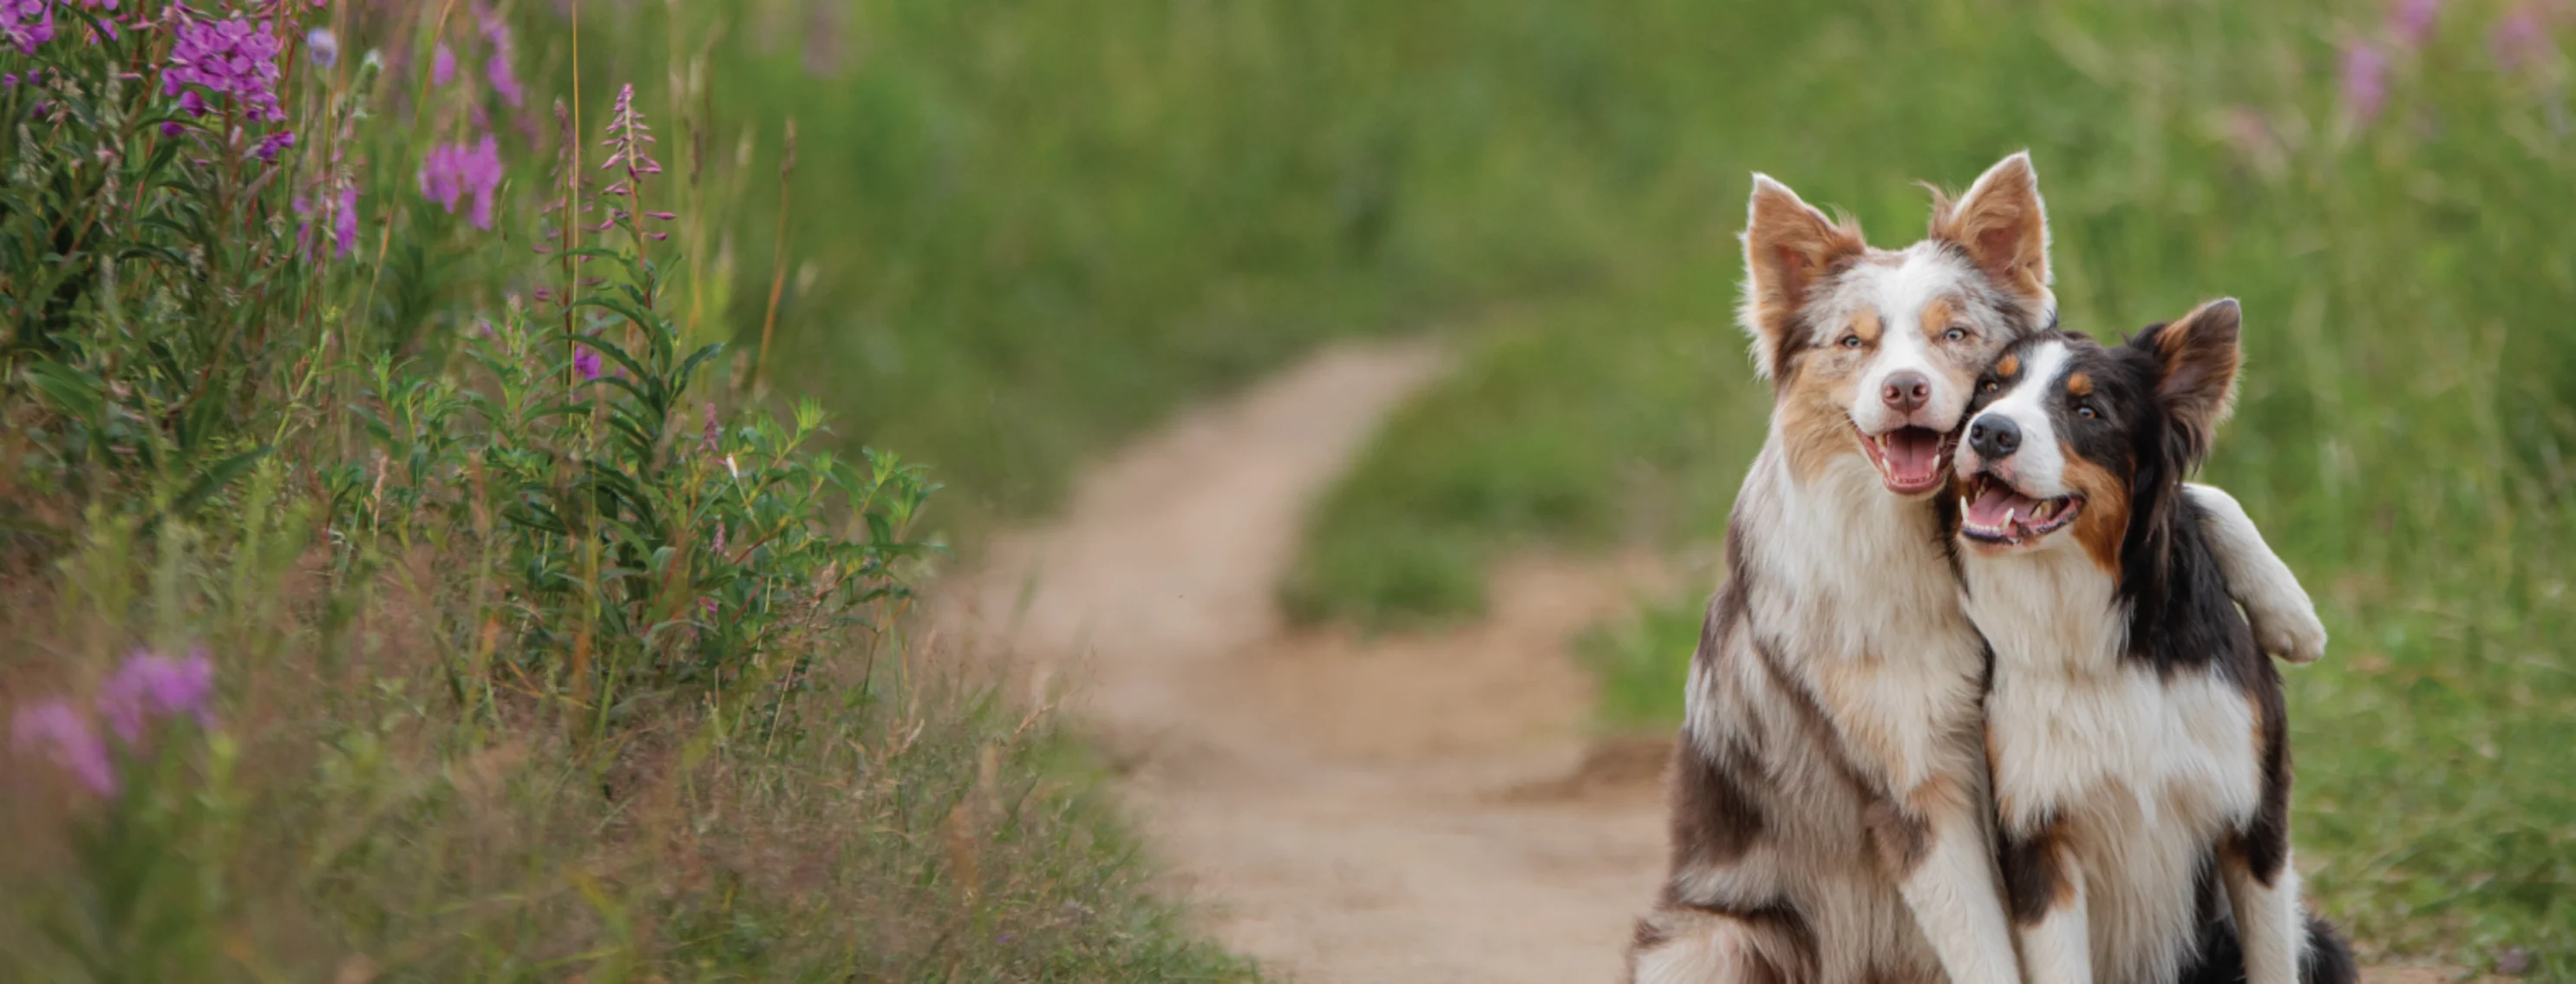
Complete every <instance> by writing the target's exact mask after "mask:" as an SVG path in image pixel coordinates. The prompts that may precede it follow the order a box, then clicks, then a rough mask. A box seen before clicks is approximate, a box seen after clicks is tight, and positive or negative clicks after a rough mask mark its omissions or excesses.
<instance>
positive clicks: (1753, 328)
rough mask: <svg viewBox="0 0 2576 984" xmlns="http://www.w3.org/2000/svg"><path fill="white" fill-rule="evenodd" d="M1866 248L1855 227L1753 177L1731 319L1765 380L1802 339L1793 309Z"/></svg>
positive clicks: (1768, 180)
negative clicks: (1748, 340) (1739, 294)
mask: <svg viewBox="0 0 2576 984" xmlns="http://www.w3.org/2000/svg"><path fill="white" fill-rule="evenodd" d="M1865 249H1867V247H1866V246H1864V245H1863V244H1862V242H1861V234H1860V228H1859V227H1858V226H1855V225H1852V224H1851V223H1849V222H1836V221H1834V220H1832V219H1829V218H1826V217H1825V213H1823V212H1819V211H1817V210H1816V207H1815V206H1813V205H1809V204H1807V203H1806V202H1805V201H1804V200H1802V199H1800V198H1799V197H1798V193H1797V192H1794V191H1790V190H1789V186H1788V185H1784V184H1781V183H1780V182H1777V181H1773V180H1771V176H1770V175H1767V174H1759V173H1757V174H1755V175H1754V176H1753V200H1752V202H1751V203H1749V204H1747V205H1746V206H1745V216H1744V307H1743V310H1741V311H1740V312H1738V313H1737V316H1736V319H1737V320H1738V321H1740V322H1742V323H1743V325H1744V331H1745V333H1746V334H1748V335H1751V336H1753V364H1754V368H1755V371H1757V372H1759V373H1760V374H1761V375H1762V378H1764V379H1770V378H1773V377H1774V376H1775V374H1777V373H1778V372H1779V371H1780V370H1782V369H1784V368H1786V363H1787V362H1788V359H1789V356H1790V355H1792V354H1794V353H1795V352H1796V351H1797V349H1798V346H1799V345H1801V344H1803V343H1804V341H1805V340H1804V339H1801V338H1799V337H1797V322H1798V309H1799V308H1801V307H1803V306H1805V305H1806V303H1807V292H1808V291H1810V290H1812V289H1814V287H1815V285H1816V283H1817V282H1818V281H1819V280H1822V279H1823V278H1824V277H1825V275H1826V274H1827V273H1828V272H1830V271H1831V270H1832V269H1833V267H1834V265H1835V264H1836V263H1839V262H1841V261H1843V260H1844V259H1847V258H1849V257H1853V256H1858V255H1860V254H1861V253H1862V251H1864V250H1865Z"/></svg>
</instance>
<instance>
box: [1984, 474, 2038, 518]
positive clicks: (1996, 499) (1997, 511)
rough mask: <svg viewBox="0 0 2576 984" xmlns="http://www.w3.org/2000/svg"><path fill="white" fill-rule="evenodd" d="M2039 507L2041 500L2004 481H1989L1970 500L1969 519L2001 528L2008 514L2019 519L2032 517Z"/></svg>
mask: <svg viewBox="0 0 2576 984" xmlns="http://www.w3.org/2000/svg"><path fill="white" fill-rule="evenodd" d="M2037 508H2039V500H2036V499H2033V498H2031V497H2029V496H2026V495H2023V494H2021V493H2019V492H2015V491H2013V490H2012V489H2011V488H2010V487H2007V486H2006V485H2004V483H2002V482H1987V483H1986V486H1985V489H1984V490H1983V491H1980V492H1978V493H1977V497H1976V498H1975V499H1972V500H1970V501H1969V502H1968V521H1969V522H1971V523H1975V524H1977V525H1979V526H1982V527H1985V528H1987V529H2000V528H2002V527H2003V525H2004V517H2005V516H2006V515H2007V514H2011V515H2014V516H2015V518H2017V519H2028V518H2030V513H2031V510H2033V509H2037Z"/></svg>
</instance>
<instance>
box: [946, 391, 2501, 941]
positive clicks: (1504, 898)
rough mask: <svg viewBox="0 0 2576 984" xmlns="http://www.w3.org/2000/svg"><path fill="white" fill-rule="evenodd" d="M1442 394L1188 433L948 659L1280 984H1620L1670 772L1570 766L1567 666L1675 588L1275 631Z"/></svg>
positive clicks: (1265, 415)
mask: <svg viewBox="0 0 2576 984" xmlns="http://www.w3.org/2000/svg"><path fill="white" fill-rule="evenodd" d="M1439 367H1440V357H1439V354H1438V352H1437V351H1436V350H1435V349H1433V348H1430V347H1428V346H1423V345H1412V346H1388V347H1366V346H1352V347H1344V348H1337V349H1333V350H1329V351H1327V352H1325V353H1324V354H1322V355H1320V356H1318V357H1316V358H1314V359H1312V360H1310V361H1308V362H1307V363H1305V364H1304V365H1302V366H1299V367H1297V368H1295V369H1292V370H1290V371H1288V372H1285V373H1282V374H1281V375H1279V376H1277V377H1274V378H1273V379H1271V380H1270V381H1268V382H1266V383H1264V384H1262V385H1260V386H1258V387H1255V388H1254V389H1252V390H1250V391H1248V392H1246V393H1243V394H1242V395H1240V396H1238V397H1236V398H1235V399H1232V400H1229V401H1226V402H1225V403H1223V404H1220V405H1217V406H1213V407H1209V408H1206V409H1203V410H1201V411H1199V412H1197V413H1194V414H1191V415H1190V416H1188V417H1186V418H1185V419H1183V420H1181V421H1180V422H1179V423H1177V424H1175V425H1173V426H1172V427H1170V428H1168V429H1167V430H1165V431H1164V432H1163V433H1161V434H1159V435H1155V436H1151V437H1149V438H1147V439H1145V440H1143V441H1141V442H1139V443H1137V444H1136V445H1134V446H1132V447H1129V448H1128V449H1126V450H1125V451H1123V452H1122V453H1120V454H1119V455H1117V456H1116V457H1115V458H1113V459H1111V460H1109V461H1107V462H1104V463H1103V464H1101V465H1100V466H1099V467H1098V468H1096V469H1095V470H1094V472H1093V473H1092V474H1091V475H1090V476H1089V477H1088V478H1087V479H1085V481H1084V482H1083V483H1082V485H1081V487H1080V488H1079V489H1078V490H1077V493H1076V495H1075V496H1074V498H1073V500H1072V502H1071V504H1070V505H1069V507H1068V508H1067V509H1066V511H1065V513H1064V515H1063V516H1061V517H1060V518H1059V519H1057V520H1056V521H1055V522H1053V523H1051V524H1049V525H1047V526H1044V527H1041V528H1037V529H1031V530H1025V531H1021V532H1018V533H1014V534H1008V535H1005V536H1003V537H1000V538H998V539H997V540H996V541H995V542H994V543H993V545H992V547H991V549H990V550H989V551H988V552H987V553H986V555H985V557H984V558H983V561H982V563H981V564H980V565H979V567H978V568H977V569H975V570H972V571H966V572H961V573H960V574H959V575H958V576H956V577H955V578H953V579H951V580H950V581H949V582H948V583H947V584H946V585H944V586H943V587H942V589H941V591H940V592H939V603H940V606H941V608H940V611H941V616H942V626H943V631H944V632H950V633H956V634H959V635H963V636H965V637H967V638H968V640H969V642H968V645H970V646H973V647H976V650H977V651H983V652H998V653H1007V654H1009V655H1010V656H1011V657H1012V658H1014V659H1016V660H1019V661H1020V664H1019V665H1021V666H1022V667H1023V668H1024V669H1026V670H1027V671H1028V674H1029V676H1030V678H1031V682H1032V684H1033V686H1034V687H1036V688H1037V689H1038V690H1039V691H1040V692H1041V693H1061V694H1064V695H1065V696H1064V700H1065V702H1066V703H1067V704H1068V705H1069V706H1070V709H1071V710H1073V711H1074V712H1075V713H1077V714H1080V715H1083V716H1085V717H1086V718H1088V719H1089V720H1090V721H1092V722H1093V723H1094V724H1095V725H1096V726H1097V727H1098V728H1099V729H1100V730H1101V731H1102V732H1103V733H1104V734H1105V735H1106V736H1107V738H1108V740H1109V742H1110V745H1111V749H1112V751H1113V753H1114V754H1116V755H1118V756H1119V758H1120V760H1121V761H1122V762H1123V763H1125V764H1126V766H1127V768H1126V770H1125V772H1124V775H1123V777H1122V779H1121V781H1120V787H1121V790H1120V791H1121V792H1122V793H1123V794H1124V795H1125V797H1126V798H1127V800H1128V803H1129V805H1130V806H1131V807H1132V808H1133V809H1135V810H1136V812H1137V813H1138V814H1139V815H1140V817H1141V818H1142V821H1143V823H1144V825H1145V829H1146V834H1147V836H1148V838H1149V840H1150V843H1151V844H1152V846H1153V849H1154V850H1155V852H1156V853H1157V855H1158V856H1159V857H1160V858H1161V859H1162V860H1163V861H1164V863H1165V864H1166V865H1167V866H1168V867H1169V868H1170V869H1171V871H1172V874H1171V876H1170V884H1169V885H1168V888H1169V890H1170V891H1172V892H1173V893H1174V894H1175V895H1178V896H1181V897H1185V898H1188V899H1190V900H1191V901H1193V902H1194V903H1196V909H1197V911H1198V912H1199V913H1200V914H1201V918H1203V919H1205V920H1207V922H1208V926H1207V928H1208V929H1209V930H1211V931H1212V932H1214V933H1215V934H1216V935H1217V936H1219V937H1220V938H1221V939H1223V940H1224V941H1225V943H1226V944H1227V945H1228V946H1231V947H1233V948H1234V949H1235V950H1237V951H1238V952H1242V953H1247V954H1251V955H1252V956H1254V957H1257V958H1259V959H1260V960H1261V961H1262V963H1263V965H1264V967H1265V969H1266V970H1267V971H1269V972H1270V974H1271V975H1272V976H1273V977H1274V978H1279V979H1289V980H1296V981H1302V982H1309V984H1314V982H1336V984H1338V982H1378V981H1407V982H1426V984H1431V982H1446V981H1461V982H1470V981H1472V982H1479V984H1494V982H1512V981H1531V982H1548V984H1564V982H1581V981H1608V980H1612V979H1615V976H1616V974H1617V970H1618V955H1619V949H1620V946H1621V944H1623V943H1624V942H1625V941H1626V938H1627V935H1628V932H1629V927H1630V926H1631V925H1632V922H1631V920H1632V919H1633V918H1634V915H1635V913H1636V912H1637V911H1638V909H1639V907H1640V906H1642V905H1643V904H1644V903H1645V902H1646V900H1647V898H1648V896H1649V895H1650V893H1651V892H1652V891H1653V889H1654V887H1655V881H1656V879H1657V876H1658V875H1659V874H1660V873H1661V869H1662V865H1663V858H1662V852H1663V830H1662V826H1663V817H1662V808H1661V803H1660V801H1659V798H1658V792H1657V784H1656V778H1657V772H1658V770H1659V767H1660V765H1661V752H1662V751H1663V746H1662V745H1661V744H1660V743H1657V742H1645V743H1642V744H1639V745H1634V746H1619V745H1613V746H1609V747H1593V748H1589V749H1587V748H1586V745H1585V741H1584V735H1583V730H1582V722H1583V720H1584V715H1585V713H1586V710H1587V708H1589V707H1590V706H1591V702H1592V696H1593V695H1592V691H1591V683H1590V681H1589V679H1588V678H1587V677H1586V676H1585V675H1584V674H1583V673H1582V672H1581V671H1579V670H1578V669H1577V668H1576V667H1575V666H1573V665H1572V664H1571V663H1570V662H1569V661H1568V660H1567V659H1566V658H1565V645H1566V643H1567V641H1568V640H1569V639H1570V637H1571V636H1572V635H1573V634H1574V633H1575V632H1577V631H1579V630H1580V629H1582V628H1583V627H1584V626H1585V625H1588V624H1590V623H1591V622H1593V621H1594V620H1596V619H1598V618H1600V617H1602V616H1605V615H1609V614H1614V613H1616V612H1619V611H1622V610H1624V609H1625V608H1626V606H1627V604H1628V603H1629V601H1630V600H1631V599H1632V598H1633V597H1635V595H1636V593H1638V592H1640V591H1645V590H1655V589H1659V588H1661V589H1669V587H1670V584H1671V579H1672V575H1670V574H1669V573H1668V572H1665V571H1663V570H1661V569H1660V567H1661V565H1659V564H1657V563H1655V562H1654V561H1652V560H1651V559H1647V558H1638V557H1629V558H1621V559H1618V560H1614V561H1609V562H1593V563H1580V564H1578V563H1568V562H1562V561H1554V560H1549V559H1546V558H1522V559H1520V560H1516V561H1514V562H1511V563H1507V564H1505V565H1503V567H1502V569H1501V570H1500V571H1498V572H1496V574H1495V577H1494V581H1493V586H1492V594H1491V597H1492V598H1493V605H1492V613H1493V614H1492V615H1491V617H1489V618H1488V619H1486V620H1485V621H1483V622H1482V623H1479V624H1477V625H1475V626H1473V627H1470V628H1468V629H1465V630H1461V631H1458V632H1454V633H1448V634H1443V635H1438V636H1429V637H1401V638H1388V639H1375V640H1358V639H1353V638H1351V637H1350V636H1349V635H1347V634H1346V633H1342V632H1338V631H1318V632H1295V631H1290V630H1289V629H1288V628H1287V627H1286V626H1285V625H1284V623H1283V621H1282V619H1281V617H1280V615H1279V613H1278V611H1277V609H1276V607H1275V605H1274V603H1273V594H1272V591H1273V588H1274V586H1275V585H1276V584H1277V583H1278V579H1279V577H1280V575H1281V574H1282V573H1283V572H1284V571H1285V570H1286V568H1287V566H1288V564H1289V562H1290V560H1291V558H1292V556H1293V553H1294V550H1295V548H1296V544H1297V541H1298V537H1299V534H1300V528H1301V527H1302V525H1303V523H1304V519H1305V512H1306V508H1307V506H1308V504H1309V502H1310V500H1311V499H1313V498H1314V496H1316V495H1317V494H1318V493H1320V492H1322V491H1323V490H1324V489H1325V488H1327V487H1329V486H1330V485H1331V483H1332V481H1333V480H1334V479H1335V478H1337V477H1339V476H1340V475H1341V474H1342V472H1343V470H1344V469H1345V468H1346V467H1347V466H1348V464H1349V463H1350V460H1351V458H1352V457H1353V456H1354V455H1356V454H1357V453H1358V452H1359V450H1360V448H1361V446H1362V445H1363V444H1364V443H1365V442H1366V440H1367V439H1368V437H1369V435H1370V433H1371V432H1372V431H1373V430H1374V429H1375V428H1376V426H1377V424H1378V422H1379V421H1380V420H1381V419H1382V418H1383V417H1384V416H1385V414H1386V413H1387V412H1388V411H1389V410H1391V409H1392V408H1393V407H1394V406H1395V404H1396V403H1397V402H1398V401H1400V400H1401V399H1403V398H1404V397H1405V396H1406V395H1407V394H1409V393H1411V392H1413V390H1414V389H1415V388H1417V387H1419V386H1420V385H1421V384H1423V383H1424V382H1427V381H1428V380H1429V379H1430V378H1431V377H1432V376H1433V375H1434V374H1435V373H1436V372H1437V370H1438V369H1439ZM2468 976H2470V975H2467V974H2464V973H2460V972H2457V971H2449V970H2441V969H2428V968H2393V967H2381V968H2369V969H2365V970H2364V971H2363V973H2362V981H2363V984H2444V982H2448V981H2457V980H2463V979H2465V978H2467V977H2468Z"/></svg>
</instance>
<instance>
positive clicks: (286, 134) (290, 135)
mask: <svg viewBox="0 0 2576 984" xmlns="http://www.w3.org/2000/svg"><path fill="white" fill-rule="evenodd" d="M292 146H295V133H294V132H293V131H291V130H279V131H277V132H275V133H271V134H269V135H267V136H265V137H261V138H259V146H258V147H257V148H255V149H253V150H252V151H251V152H250V153H251V156H253V157H257V158H259V160H260V163H262V164H275V163H277V152H278V151H281V150H285V149H286V148H288V147H292Z"/></svg>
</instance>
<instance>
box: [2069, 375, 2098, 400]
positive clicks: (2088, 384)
mask: <svg viewBox="0 0 2576 984" xmlns="http://www.w3.org/2000/svg"><path fill="white" fill-rule="evenodd" d="M2066 391H2067V392H2069V393H2073V394H2075V395H2077V396H2091V395H2092V394H2093V377H2091V376H2088V375H2085V374H2084V373H2080V372H2079V373H2076V374H2075V375H2072V376H2068V377H2066Z"/></svg>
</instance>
